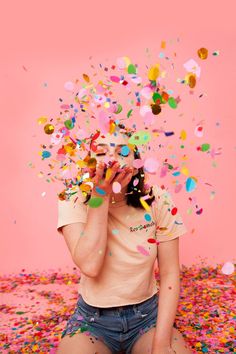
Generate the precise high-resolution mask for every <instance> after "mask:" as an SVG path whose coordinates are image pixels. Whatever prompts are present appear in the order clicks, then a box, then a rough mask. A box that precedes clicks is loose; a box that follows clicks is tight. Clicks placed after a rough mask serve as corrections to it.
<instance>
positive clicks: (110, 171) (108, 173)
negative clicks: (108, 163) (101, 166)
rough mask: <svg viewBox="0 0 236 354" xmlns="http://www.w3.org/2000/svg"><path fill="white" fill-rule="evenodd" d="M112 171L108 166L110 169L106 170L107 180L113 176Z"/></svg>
mask: <svg viewBox="0 0 236 354" xmlns="http://www.w3.org/2000/svg"><path fill="white" fill-rule="evenodd" d="M111 173H112V169H111V168H110V167H108V169H107V170H106V177H105V180H106V181H107V180H108V179H109V178H110V177H111Z"/></svg>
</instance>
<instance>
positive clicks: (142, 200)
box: [139, 197, 150, 211]
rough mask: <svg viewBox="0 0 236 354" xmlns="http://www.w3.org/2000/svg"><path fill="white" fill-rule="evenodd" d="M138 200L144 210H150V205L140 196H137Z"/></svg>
mask: <svg viewBox="0 0 236 354" xmlns="http://www.w3.org/2000/svg"><path fill="white" fill-rule="evenodd" d="M139 200H140V203H141V204H142V206H143V208H144V209H145V210H147V211H149V210H150V206H149V205H148V203H147V202H146V201H145V200H144V199H142V197H141V198H139Z"/></svg>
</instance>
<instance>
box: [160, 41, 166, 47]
mask: <svg viewBox="0 0 236 354" xmlns="http://www.w3.org/2000/svg"><path fill="white" fill-rule="evenodd" d="M165 48H166V41H161V49H165Z"/></svg>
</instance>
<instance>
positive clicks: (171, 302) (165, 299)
mask: <svg viewBox="0 0 236 354" xmlns="http://www.w3.org/2000/svg"><path fill="white" fill-rule="evenodd" d="M179 293H180V275H179V273H178V272H176V273H170V274H165V275H162V276H160V289H159V301H158V316H157V323H156V331H155V335H154V342H153V344H154V345H170V344H171V336H172V330H173V324H174V321H175V316H176V311H177V307H178V302H179Z"/></svg>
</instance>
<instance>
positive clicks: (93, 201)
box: [88, 197, 103, 208]
mask: <svg viewBox="0 0 236 354" xmlns="http://www.w3.org/2000/svg"><path fill="white" fill-rule="evenodd" d="M102 203H103V198H101V197H93V198H90V199H89V202H88V205H89V206H90V207H91V208H98V207H99V206H100V205H101V204H102Z"/></svg>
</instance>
